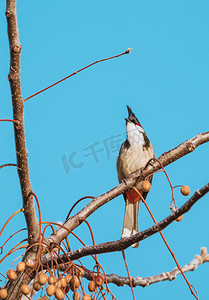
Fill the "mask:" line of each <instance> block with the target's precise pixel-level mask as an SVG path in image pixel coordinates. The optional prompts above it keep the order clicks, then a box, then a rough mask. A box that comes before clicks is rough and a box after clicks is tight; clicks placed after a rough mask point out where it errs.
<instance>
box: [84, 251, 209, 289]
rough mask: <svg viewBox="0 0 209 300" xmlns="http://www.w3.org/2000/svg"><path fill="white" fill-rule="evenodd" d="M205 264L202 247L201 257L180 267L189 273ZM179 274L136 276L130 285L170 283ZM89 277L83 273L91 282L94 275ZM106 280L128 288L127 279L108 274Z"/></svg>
mask: <svg viewBox="0 0 209 300" xmlns="http://www.w3.org/2000/svg"><path fill="white" fill-rule="evenodd" d="M205 262H209V255H208V254H207V249H206V248H205V247H202V248H201V255H199V254H197V255H195V257H194V259H193V260H192V261H191V262H190V263H188V264H187V265H185V266H183V267H182V271H183V272H184V273H186V272H189V271H194V270H195V269H197V267H198V266H199V265H201V264H204V263H205ZM179 274H181V272H180V271H179V269H178V268H174V269H173V270H172V271H171V272H163V273H161V274H159V275H155V276H149V277H145V278H142V277H141V276H137V277H135V278H134V277H131V278H132V285H133V287H136V286H142V287H146V286H149V285H151V284H154V283H157V282H162V281H166V280H170V281H172V280H174V279H176V277H177V276H178V275H179ZM91 275H92V276H91ZM91 275H90V274H89V273H87V272H85V274H84V277H85V278H87V279H88V280H92V277H94V276H96V273H92V274H91ZM106 279H107V282H108V283H113V284H116V285H117V286H124V285H129V286H130V281H129V278H128V277H121V276H118V275H116V274H110V275H106Z"/></svg>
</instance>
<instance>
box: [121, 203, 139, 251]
mask: <svg viewBox="0 0 209 300" xmlns="http://www.w3.org/2000/svg"><path fill="white" fill-rule="evenodd" d="M138 212H139V201H137V202H136V203H134V204H132V203H130V202H129V201H128V200H127V199H126V208H125V217H124V222H123V230H122V234H121V237H122V238H123V237H129V236H131V235H133V234H135V233H137V232H138V231H139V227H138ZM132 247H134V248H138V247H139V243H135V244H133V245H132Z"/></svg>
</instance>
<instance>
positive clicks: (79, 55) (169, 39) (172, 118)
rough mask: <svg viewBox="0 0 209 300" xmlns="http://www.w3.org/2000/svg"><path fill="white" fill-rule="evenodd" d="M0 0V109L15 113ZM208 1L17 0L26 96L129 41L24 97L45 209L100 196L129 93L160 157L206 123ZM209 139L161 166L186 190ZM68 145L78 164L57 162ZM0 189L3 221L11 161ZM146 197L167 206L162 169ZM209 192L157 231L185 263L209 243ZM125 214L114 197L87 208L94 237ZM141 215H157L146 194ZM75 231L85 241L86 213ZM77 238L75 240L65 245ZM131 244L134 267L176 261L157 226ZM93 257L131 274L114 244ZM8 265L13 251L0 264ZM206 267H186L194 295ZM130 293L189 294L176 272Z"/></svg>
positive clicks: (15, 191) (11, 153)
mask: <svg viewBox="0 0 209 300" xmlns="http://www.w3.org/2000/svg"><path fill="white" fill-rule="evenodd" d="M4 2H5V1H1V2H0V14H1V16H2V17H1V18H0V28H1V30H0V39H1V49H0V65H1V73H0V86H1V112H0V118H12V109H11V96H10V89H9V84H8V80H7V75H8V71H9V49H8V40H7V35H6V20H5V18H4V11H5V3H4ZM208 10H209V3H208V1H199V2H197V1H193V0H192V1H178V0H177V1H170V0H168V1H162V0H160V1H136V0H132V1H129V2H127V1H124V0H121V1H117V0H116V1H110V0H107V1H105V2H104V1H66V0H63V1H62V2H61V3H60V2H59V3H58V2H57V1H35V2H31V1H18V24H19V31H20V40H21V44H22V56H21V61H22V63H21V80H22V93H23V98H26V97H28V96H30V95H31V94H32V93H34V92H36V91H38V90H40V89H42V88H44V87H46V86H47V85H49V84H51V83H53V82H55V81H57V80H59V79H61V78H62V77H65V76H67V75H68V74H70V73H72V72H74V71H76V70H78V69H80V68H82V67H84V66H86V65H87V64H89V63H91V62H93V61H95V60H97V59H102V58H105V57H108V56H112V55H116V54H119V53H121V52H123V51H125V50H126V49H127V48H129V47H132V48H133V51H132V53H131V54H130V55H126V56H123V57H120V58H118V59H115V60H111V61H108V62H105V63H101V64H98V65H96V66H94V67H92V68H90V69H88V70H85V71H83V72H81V73H80V74H78V75H76V76H74V77H72V78H71V79H68V80H67V81H65V82H63V83H61V84H60V85H58V86H57V87H54V88H52V89H51V90H49V91H46V92H45V93H43V94H41V95H39V96H37V97H35V98H33V99H31V100H29V101H27V102H26V103H25V130H26V139H27V140H26V142H27V149H28V152H29V165H30V175H31V181H32V186H33V189H34V192H35V193H36V194H37V196H38V198H39V200H40V203H41V208H42V218H43V219H44V220H51V221H55V222H56V221H58V220H64V219H65V217H66V215H67V213H68V211H69V209H70V208H71V206H72V205H73V203H74V202H75V201H76V200H77V199H79V198H80V197H83V196H85V195H92V196H97V195H100V194H102V193H104V192H105V191H107V190H109V189H111V188H112V187H114V186H116V185H117V174H116V159H117V154H118V145H119V144H121V143H122V141H123V140H124V138H125V137H124V133H125V121H124V118H125V117H126V116H127V111H126V104H128V105H130V106H131V108H132V109H133V111H134V112H135V114H136V115H137V117H138V118H139V120H140V121H141V124H142V125H143V127H144V129H145V131H146V132H147V134H148V136H149V138H150V140H151V142H152V144H153V146H154V149H155V153H156V156H157V157H158V156H160V155H161V154H162V153H163V152H165V151H168V150H170V149H172V148H174V147H175V146H177V145H178V144H180V143H181V142H183V141H185V140H187V139H189V138H192V137H193V136H195V135H196V134H197V133H199V132H205V131H208V123H209V122H208V112H209V101H208V98H209V88H208V69H209V39H208V36H209V29H208V28H209V19H208ZM0 125H1V127H0V140H1V145H2V146H1V149H0V155H1V158H0V164H3V163H8V162H15V160H16V157H15V145H14V138H13V128H12V124H9V123H4V124H0ZM111 141H114V142H115V143H114V144H111V143H110V142H111ZM92 145H94V146H95V149H96V151H97V150H100V152H97V153H96V155H97V160H98V161H97V162H96V161H95V157H93V155H91V152H90V148H89V147H91V146H92ZM111 145H112V146H113V147H112V148H111ZM208 150H209V148H208V145H202V146H201V147H199V148H198V149H197V150H195V152H194V153H192V154H190V155H188V156H186V157H184V158H181V159H180V160H179V161H177V162H176V163H174V164H172V165H170V166H168V167H167V171H168V174H169V176H170V179H171V181H172V183H173V184H174V185H177V184H187V185H189V186H190V187H191V191H192V193H194V192H195V190H196V189H198V188H201V187H202V186H204V185H205V184H206V183H207V182H208ZM72 153H74V154H72ZM88 154H90V155H88ZM71 155H74V158H73V159H74V162H75V163H77V164H79V163H81V166H80V167H79V168H75V167H73V166H72V164H70V163H68V164H63V159H64V160H65V159H69V157H71ZM175 195H176V201H177V205H178V206H181V205H182V204H183V203H184V201H186V199H187V198H185V197H183V196H181V194H180V193H179V191H178V190H176V191H175ZM0 197H1V199H2V200H1V203H2V209H1V211H2V212H3V217H1V220H0V225H1V226H2V225H3V223H4V221H5V220H6V218H7V217H8V216H9V215H11V214H12V213H13V212H14V211H15V210H17V209H19V208H21V206H22V202H21V192H20V189H19V183H18V178H17V174H16V170H15V168H12V167H10V168H4V169H2V170H1V172H0ZM147 199H148V203H149V205H150V208H151V210H152V212H153V214H154V215H155V217H156V219H157V220H158V221H160V220H162V219H163V218H165V217H166V216H167V215H169V214H170V210H169V204H170V200H171V193H170V189H169V185H168V182H167V181H166V179H165V176H163V174H157V175H155V176H154V180H153V186H152V191H151V192H150V194H149V196H148V198H147ZM208 200H209V196H208V195H207V196H206V197H204V198H203V199H202V200H200V201H199V202H198V203H197V204H196V205H195V206H194V207H193V209H192V210H191V211H190V212H189V213H188V214H186V215H185V216H184V218H183V221H182V222H180V223H177V222H174V223H173V224H172V225H171V226H169V228H167V229H166V230H164V234H165V236H166V238H167V240H168V242H169V244H170V246H171V248H172V250H173V251H174V253H175V254H176V257H177V259H178V260H179V263H180V264H181V265H184V264H187V263H189V262H190V261H191V260H192V259H193V256H194V255H195V254H198V253H199V252H200V247H202V246H206V247H208V248H209V239H208V230H209V224H208V210H209V203H208ZM87 202H88V201H87V200H86V202H83V203H82V204H80V205H79V206H78V207H77V208H76V210H75V211H78V209H81V208H82V207H83V205H85V203H87ZM123 214H124V202H123V198H122V196H120V197H118V198H116V199H114V200H113V201H111V202H110V203H108V204H106V205H105V206H104V207H103V208H101V209H99V210H98V211H97V212H96V213H94V214H93V215H92V216H91V217H90V218H89V219H88V220H89V222H90V224H91V226H92V228H93V231H94V234H95V239H96V243H100V242H105V241H109V240H116V239H118V238H120V233H121V228H122V222H123ZM139 218H140V229H142V230H143V229H146V228H148V227H149V226H151V225H152V220H151V218H150V216H149V215H148V213H147V212H146V209H145V208H144V207H143V206H142V205H141V207H140V214H139ZM24 226H25V223H24V218H23V216H21V215H19V216H17V217H16V218H15V219H14V220H13V221H12V222H11V223H10V224H9V226H8V228H7V230H6V231H5V233H4V235H3V236H2V239H3V240H4V239H5V238H6V237H8V236H9V235H10V234H11V233H12V232H14V230H18V229H19V228H22V227H24ZM75 232H76V233H77V234H78V235H79V236H80V237H81V238H83V239H84V241H85V242H86V243H87V244H91V240H90V237H89V232H88V230H87V228H86V227H85V225H84V224H83V225H82V226H80V228H79V229H76V231H75ZM14 242H15V241H14ZM1 243H2V242H1ZM78 246H79V245H78V244H77V243H76V242H75V241H74V240H73V239H72V248H76V247H78ZM10 247H12V243H11V244H10ZM126 254H127V260H128V264H129V268H130V272H131V275H133V276H137V275H139V276H142V277H146V276H151V275H156V274H159V273H161V272H163V271H171V270H172V269H173V268H174V267H175V263H174V261H173V259H172V257H171V255H170V254H169V253H168V251H167V249H166V247H165V245H164V244H163V242H162V240H161V238H160V236H159V235H155V236H153V237H151V238H149V239H147V240H145V241H144V242H142V243H141V244H140V247H139V248H138V249H137V250H135V249H128V250H127V251H126ZM13 259H14V258H13ZM99 260H100V262H101V263H102V265H103V267H104V268H105V270H106V273H117V274H118V275H121V276H126V270H125V266H124V263H123V260H122V255H121V253H114V254H105V255H100V256H99ZM84 262H86V259H85V260H84ZM10 264H11V260H9V259H8V260H7V261H6V262H5V263H4V264H3V267H1V272H3V271H4V270H6V268H8V266H10ZM90 265H92V264H90ZM208 274H209V266H208V265H206V264H205V265H202V266H200V267H199V268H198V269H197V270H195V272H192V273H187V277H188V279H189V280H190V282H191V283H192V284H193V285H194V286H195V287H196V288H197V290H198V293H199V296H200V299H201V300H204V299H206V298H207V297H206V295H208V287H207V286H208ZM110 288H111V290H112V291H113V293H114V295H115V297H117V299H131V291H130V289H129V288H127V287H123V288H117V287H115V286H113V285H110ZM135 296H136V299H143V300H148V299H153V298H155V299H168V298H169V299H170V300H173V299H176V297H178V298H179V297H180V298H181V299H185V300H187V299H192V295H191V294H190V291H189V289H188V288H187V286H186V283H185V282H184V280H183V278H182V277H181V276H179V277H178V278H177V280H174V281H172V282H164V283H158V284H155V285H153V286H150V287H147V288H144V289H143V288H141V287H138V288H136V289H135Z"/></svg>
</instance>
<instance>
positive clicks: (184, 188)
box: [181, 185, 191, 196]
mask: <svg viewBox="0 0 209 300" xmlns="http://www.w3.org/2000/svg"><path fill="white" fill-rule="evenodd" d="M190 192H191V190H190V187H189V186H187V185H183V186H182V187H181V193H182V195H183V196H188V195H189V194H190Z"/></svg>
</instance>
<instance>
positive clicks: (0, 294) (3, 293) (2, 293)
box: [0, 289, 7, 299]
mask: <svg viewBox="0 0 209 300" xmlns="http://www.w3.org/2000/svg"><path fill="white" fill-rule="evenodd" d="M6 297H7V290H6V289H1V290H0V298H1V299H6Z"/></svg>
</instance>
